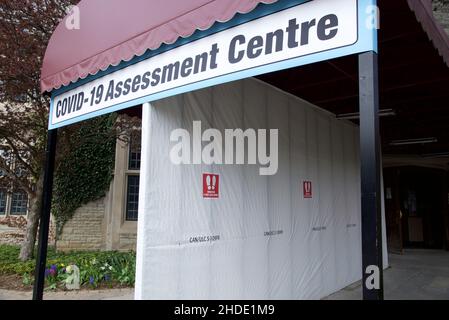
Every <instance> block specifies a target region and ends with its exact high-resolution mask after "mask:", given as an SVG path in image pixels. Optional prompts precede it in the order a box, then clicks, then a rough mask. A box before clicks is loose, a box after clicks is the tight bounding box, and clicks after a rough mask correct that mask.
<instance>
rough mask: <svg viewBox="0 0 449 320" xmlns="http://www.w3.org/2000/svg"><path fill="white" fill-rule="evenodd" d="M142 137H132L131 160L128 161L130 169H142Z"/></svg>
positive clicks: (130, 146) (130, 144) (130, 145)
mask: <svg viewBox="0 0 449 320" xmlns="http://www.w3.org/2000/svg"><path fill="white" fill-rule="evenodd" d="M139 140H140V137H138V138H137V137H132V138H131V141H130V143H129V161H128V169H129V170H140V155H141V148H140V141H139Z"/></svg>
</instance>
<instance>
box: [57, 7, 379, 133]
mask: <svg viewBox="0 0 449 320" xmlns="http://www.w3.org/2000/svg"><path fill="white" fill-rule="evenodd" d="M372 2H373V1H371V0H362V1H357V0H332V1H329V0H314V1H309V2H306V3H303V4H300V5H297V6H294V7H291V8H288V9H285V10H282V11H279V12H275V13H272V14H270V15H266V16H263V17H260V18H256V19H254V20H251V21H250V22H247V23H244V24H241V25H238V26H235V27H232V28H229V29H226V30H224V31H221V32H217V33H215V34H212V35H210V36H207V37H204V38H201V39H198V40H195V41H192V42H189V43H187V44H185V45H182V46H178V47H177V48H175V49H173V50H170V51H165V52H163V53H160V54H157V55H155V56H152V57H150V58H148V59H146V60H143V61H140V62H137V63H135V64H132V65H130V66H128V67H126V68H123V69H120V70H118V71H115V72H113V73H110V74H107V75H104V76H102V77H98V78H96V79H95V80H92V81H89V82H87V83H84V84H82V85H79V86H76V87H75V88H74V89H70V88H69V90H62V91H59V92H58V91H57V92H56V93H55V94H54V96H53V98H52V105H51V113H50V123H49V127H50V128H51V129H53V128H57V127H62V126H65V125H68V124H71V123H75V122H79V121H82V120H85V119H88V118H92V117H95V116H98V115H101V114H105V113H109V112H113V111H117V110H120V109H125V108H128V107H131V106H134V105H137V104H140V103H144V102H149V101H154V100H157V99H161V98H165V97H168V96H173V95H176V94H180V93H183V92H188V91H192V90H196V89H199V88H204V87H207V86H211V85H216V84H220V83H224V82H228V81H233V80H237V79H242V78H247V77H251V76H255V75H259V74H263V73H268V72H272V71H276V70H281V69H286V68H291V67H294V66H299V65H305V64H308V63H312V62H316V61H322V60H327V59H332V58H335V57H339V56H343V55H348V54H354V53H358V52H363V51H369V50H375V42H376V41H375V40H374V38H375V33H374V32H373V30H368V27H367V26H366V24H365V20H366V14H368V13H369V12H366V10H367V7H368V6H369V5H370V4H371V3H372ZM362 3H363V4H364V5H363V10H361V8H360V7H361V4H362ZM361 18H364V19H362V20H363V21H360V20H361Z"/></svg>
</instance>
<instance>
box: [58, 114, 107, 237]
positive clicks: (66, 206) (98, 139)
mask: <svg viewBox="0 0 449 320" xmlns="http://www.w3.org/2000/svg"><path fill="white" fill-rule="evenodd" d="M115 120H116V115H115V114H112V115H107V116H103V117H99V118H95V119H92V120H89V121H86V122H83V123H82V124H81V125H78V127H77V128H76V130H75V131H74V132H73V133H70V140H71V146H72V148H71V149H70V150H63V156H62V158H61V159H60V161H59V163H60V164H59V167H58V169H57V171H56V174H55V181H54V195H53V208H52V209H53V210H52V212H53V214H54V216H55V218H56V226H57V235H59V234H60V233H61V231H62V228H63V226H64V224H65V223H66V222H67V221H68V220H70V219H71V218H72V216H73V214H74V212H75V210H76V209H78V208H79V207H81V206H82V205H84V204H86V203H88V202H90V201H95V200H98V199H100V198H101V197H103V196H104V195H105V192H106V190H107V189H108V188H109V185H110V182H111V179H112V174H113V168H114V159H115V157H114V156H115V143H116V135H115V134H114V122H115Z"/></svg>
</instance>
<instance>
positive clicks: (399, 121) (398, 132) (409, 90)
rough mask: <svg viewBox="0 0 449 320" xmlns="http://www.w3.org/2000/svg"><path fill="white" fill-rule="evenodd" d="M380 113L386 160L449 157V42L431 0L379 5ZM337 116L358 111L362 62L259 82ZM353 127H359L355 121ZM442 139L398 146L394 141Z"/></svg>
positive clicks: (353, 59)
mask: <svg viewBox="0 0 449 320" xmlns="http://www.w3.org/2000/svg"><path fill="white" fill-rule="evenodd" d="M378 4H379V7H380V18H381V19H380V21H381V26H380V30H379V80H380V84H379V91H380V108H381V109H392V110H394V112H395V113H396V115H395V116H388V117H381V118H380V128H381V135H382V145H383V147H382V150H383V153H384V154H396V155H398V154H402V155H405V154H407V155H419V156H424V157H427V156H429V157H430V156H432V155H435V156H436V154H439V153H448V154H449V67H448V66H449V63H448V61H449V59H448V58H449V42H448V41H449V38H448V35H447V34H445V32H444V31H443V28H442V27H441V26H440V25H439V23H438V22H437V21H436V20H435V19H434V17H433V14H432V7H431V1H430V0H424V1H422V0H409V1H407V0H394V1H392V0H379V1H378ZM259 78H260V79H261V80H263V81H265V82H268V83H270V84H272V85H274V86H276V87H278V88H281V89H282V90H285V91H287V92H289V93H291V94H293V95H296V96H298V97H301V98H303V99H305V100H308V101H310V102H311V103H313V104H315V105H318V106H319V107H321V108H323V109H326V110H328V111H330V112H332V113H334V114H336V115H342V114H348V113H354V112H358V111H359V87H358V62H357V56H349V57H344V58H339V59H335V60H331V61H326V62H321V63H317V64H313V65H308V66H304V67H300V68H294V69H289V70H284V71H279V72H275V73H270V74H267V75H263V76H260V77H259ZM354 122H356V123H357V122H358V121H357V120H354ZM430 137H435V138H437V140H438V142H436V143H429V144H416V145H403V146H393V145H391V142H392V141H394V140H406V139H420V138H430Z"/></svg>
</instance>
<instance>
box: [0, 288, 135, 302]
mask: <svg viewBox="0 0 449 320" xmlns="http://www.w3.org/2000/svg"><path fill="white" fill-rule="evenodd" d="M31 297H32V294H31V292H22V291H10V290H2V289H0V300H31ZM133 299H134V289H111V290H81V291H76V292H45V293H44V300H133Z"/></svg>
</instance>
